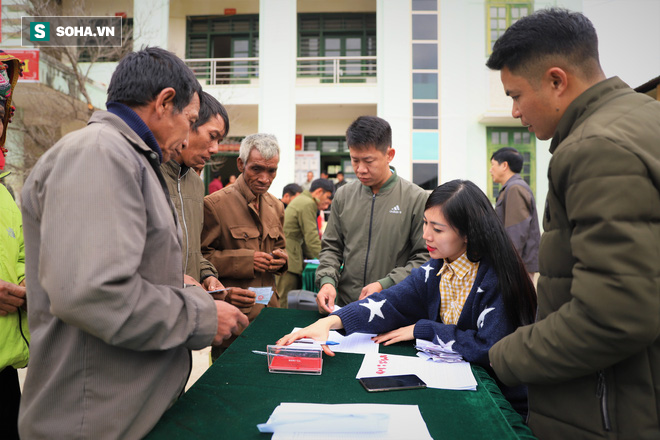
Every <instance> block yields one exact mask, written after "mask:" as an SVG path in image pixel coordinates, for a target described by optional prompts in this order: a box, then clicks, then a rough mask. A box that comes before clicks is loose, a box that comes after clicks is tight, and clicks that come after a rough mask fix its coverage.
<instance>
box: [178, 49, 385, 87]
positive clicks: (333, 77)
mask: <svg viewBox="0 0 660 440" xmlns="http://www.w3.org/2000/svg"><path fill="white" fill-rule="evenodd" d="M184 61H185V63H186V64H187V65H188V67H190V69H191V70H192V71H193V72H194V73H195V76H196V77H197V79H199V80H200V81H205V82H207V83H208V84H210V85H217V84H227V85H233V84H249V83H250V82H251V80H252V79H254V78H258V77H259V58H258V57H250V58H192V59H187V60H184ZM296 76H297V77H298V78H318V79H319V82H321V83H333V84H337V83H350V82H374V81H375V79H376V57H375V56H364V57H362V56H337V57H298V58H297V59H296Z"/></svg>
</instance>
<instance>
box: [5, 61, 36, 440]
mask: <svg viewBox="0 0 660 440" xmlns="http://www.w3.org/2000/svg"><path fill="white" fill-rule="evenodd" d="M20 74H21V63H20V61H19V60H18V59H17V58H15V57H13V56H11V55H9V54H7V53H5V52H3V51H0V120H1V121H2V124H0V148H2V153H1V154H0V170H2V169H3V168H4V165H5V157H4V153H5V152H6V151H7V150H6V149H5V148H4V145H5V139H6V136H7V124H8V123H9V120H10V118H11V112H12V110H11V98H12V96H11V93H12V91H13V89H14V86H15V85H16V81H17V80H18V77H19V75H20ZM2 174H3V177H4V175H6V174H8V173H7V172H5V173H2ZM0 249H2V252H0V341H2V343H1V344H0V390H2V391H1V392H0V427H1V428H0V430H1V432H2V437H3V438H7V439H17V438H18V408H19V405H20V401H21V390H20V387H19V382H18V373H17V372H16V369H17V368H23V367H25V366H26V365H27V362H28V358H29V353H28V345H29V340H30V333H29V331H28V325H27V314H26V312H25V307H26V302H25V248H24V244H23V225H22V222H21V212H20V210H19V209H18V206H16V203H15V202H14V199H13V198H12V196H11V194H9V191H7V189H6V188H5V187H4V186H3V185H0Z"/></svg>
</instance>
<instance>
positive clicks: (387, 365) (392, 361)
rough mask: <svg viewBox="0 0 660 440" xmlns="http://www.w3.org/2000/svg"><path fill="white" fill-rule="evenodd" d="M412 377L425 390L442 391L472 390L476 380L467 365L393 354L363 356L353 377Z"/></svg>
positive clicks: (466, 363) (475, 385)
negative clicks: (422, 384) (421, 384)
mask: <svg viewBox="0 0 660 440" xmlns="http://www.w3.org/2000/svg"><path fill="white" fill-rule="evenodd" d="M400 374H416V375H417V376H418V377H419V378H420V379H422V380H423V381H424V382H426V386H427V387H428V388H440V389H446V390H473V391H474V390H476V389H477V381H476V379H475V378H474V375H473V374H472V370H471V369H470V364H469V363H468V362H455V363H438V362H427V361H425V360H423V359H420V358H418V357H416V356H399V355H393V354H382V353H381V354H373V353H368V354H365V355H364V360H363V361H362V366H361V367H360V371H358V373H357V375H356V376H355V377H356V378H358V379H359V378H361V377H374V376H396V375H400Z"/></svg>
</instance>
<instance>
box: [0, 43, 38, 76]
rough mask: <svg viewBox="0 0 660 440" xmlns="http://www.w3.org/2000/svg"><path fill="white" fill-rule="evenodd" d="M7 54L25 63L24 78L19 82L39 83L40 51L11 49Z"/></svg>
mask: <svg viewBox="0 0 660 440" xmlns="http://www.w3.org/2000/svg"><path fill="white" fill-rule="evenodd" d="M6 52H7V53H9V54H10V55H13V56H15V57H16V58H18V59H19V60H21V61H23V63H25V64H24V65H23V76H22V77H21V78H19V79H18V80H19V81H22V82H39V49H29V50H19V49H9V50H7V51H6Z"/></svg>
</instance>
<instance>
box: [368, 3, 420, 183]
mask: <svg viewBox="0 0 660 440" xmlns="http://www.w3.org/2000/svg"><path fill="white" fill-rule="evenodd" d="M377 7H378V9H377V12H376V23H377V31H376V32H377V34H376V40H377V47H378V116H379V117H381V118H383V119H385V120H386V121H387V122H389V123H390V125H391V126H392V147H393V148H394V149H395V151H396V154H395V156H394V160H393V161H392V165H394V167H396V170H397V173H398V175H399V176H401V177H403V178H404V179H408V180H410V181H412V104H411V103H412V19H411V17H410V2H408V1H392V0H377ZM392 24H396V29H392ZM388 25H389V26H388Z"/></svg>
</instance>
